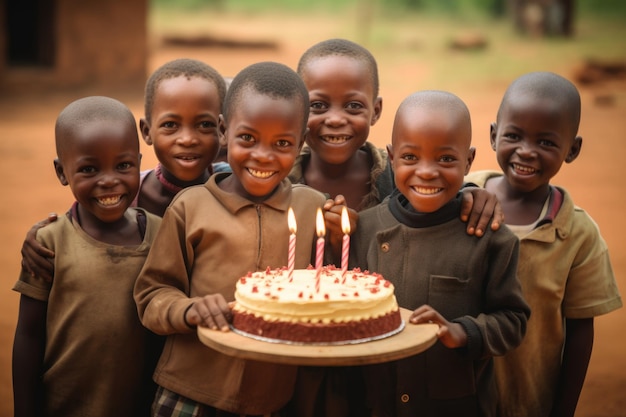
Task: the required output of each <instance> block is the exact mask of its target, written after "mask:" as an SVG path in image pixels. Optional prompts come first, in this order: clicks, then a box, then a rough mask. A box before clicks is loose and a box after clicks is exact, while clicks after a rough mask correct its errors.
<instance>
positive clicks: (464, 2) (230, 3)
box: [150, 0, 626, 17]
mask: <svg viewBox="0 0 626 417" xmlns="http://www.w3.org/2000/svg"><path fill="white" fill-rule="evenodd" d="M150 1H151V4H152V5H153V6H155V7H159V8H164V9H182V10H199V9H217V10H223V11H232V12H242V11H245V12H247V13H254V12H256V13H262V12H265V11H270V10H281V11H288V12H306V11H312V10H324V11H343V10H347V9H348V8H350V9H351V10H354V8H359V7H361V6H363V4H365V3H370V5H376V7H377V8H378V9H379V10H381V12H382V13H383V14H386V15H392V16H393V15H398V14H401V13H404V12H407V11H411V12H418V13H420V14H431V15H447V16H451V17H455V16H456V17H467V16H477V15H483V16H502V15H504V14H505V12H506V9H507V5H506V3H507V2H508V1H510V0H316V1H314V2H313V1H310V0H264V1H258V0H150ZM575 8H576V10H577V12H578V13H580V14H584V15H586V16H594V15H595V16H608V15H611V16H616V17H624V16H626V1H624V0H577V1H576V6H575Z"/></svg>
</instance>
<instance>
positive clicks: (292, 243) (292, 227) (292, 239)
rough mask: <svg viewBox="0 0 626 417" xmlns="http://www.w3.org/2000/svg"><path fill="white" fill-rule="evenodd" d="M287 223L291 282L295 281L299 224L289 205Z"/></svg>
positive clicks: (288, 261)
mask: <svg viewBox="0 0 626 417" xmlns="http://www.w3.org/2000/svg"><path fill="white" fill-rule="evenodd" d="M287 223H288V224H289V233H290V234H289V252H288V257H287V268H288V271H289V282H291V281H293V270H294V268H295V266H296V232H297V231H298V226H297V224H296V216H295V215H294V214H293V209H292V208H291V207H289V211H288V212H287Z"/></svg>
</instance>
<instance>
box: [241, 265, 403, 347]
mask: <svg viewBox="0 0 626 417" xmlns="http://www.w3.org/2000/svg"><path fill="white" fill-rule="evenodd" d="M235 301H236V303H235V305H234V307H233V322H232V325H233V328H234V330H235V331H239V332H241V333H243V334H246V335H250V336H253V337H259V338H264V339H272V340H278V341H287V342H294V343H304V344H309V343H315V344H325V343H339V344H341V343H355V342H359V341H368V340H375V339H377V338H382V337H387V336H388V335H391V334H394V333H395V332H397V331H399V330H401V328H402V325H403V323H402V319H401V317H400V310H399V309H398V303H397V302H396V297H395V295H394V287H393V284H391V282H389V281H387V280H385V279H384V278H383V277H382V276H381V275H378V274H370V273H368V272H367V271H363V272H362V271H360V270H359V269H354V270H349V271H347V272H346V273H345V275H344V274H342V271H341V270H340V269H337V268H335V267H333V266H326V267H323V268H321V271H320V273H319V276H318V275H317V271H316V269H314V268H312V267H310V268H309V269H299V270H295V271H293V275H292V276H291V277H290V276H289V271H288V270H287V268H281V269H273V270H272V269H269V268H268V270H266V271H264V272H253V273H248V275H246V276H245V277H242V278H240V279H239V281H238V282H237V286H236V291H235Z"/></svg>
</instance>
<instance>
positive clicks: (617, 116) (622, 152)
mask: <svg viewBox="0 0 626 417" xmlns="http://www.w3.org/2000/svg"><path fill="white" fill-rule="evenodd" d="M316 41H317V39H308V40H306V41H304V42H303V41H301V42H299V43H298V42H290V40H289V39H286V38H285V39H281V41H280V47H279V48H276V49H255V50H238V49H234V50H233V49H230V50H226V49H197V48H187V49H185V48H181V47H177V48H174V47H169V48H165V47H158V48H157V47H155V48H154V50H153V52H152V54H151V60H150V64H149V69H150V71H151V70H153V69H155V68H156V67H158V66H159V65H161V64H162V63H164V62H166V61H168V60H170V59H174V58H178V57H193V58H198V59H202V60H204V61H205V62H208V63H210V64H211V65H213V66H214V67H215V68H216V69H218V71H220V72H221V73H222V74H224V75H235V74H236V73H237V72H238V71H239V70H240V69H241V68H243V67H244V66H246V65H248V64H250V63H253V62H257V61H261V60H274V61H279V62H283V63H285V64H287V65H289V66H291V67H295V65H296V63H297V59H298V57H299V56H300V54H301V53H302V52H303V51H304V50H305V49H306V47H307V46H309V45H311V44H313V43H314V42H316ZM379 65H380V73H381V95H382V96H383V100H384V111H383V116H382V118H381V120H380V122H379V123H378V124H377V125H376V126H375V127H374V128H373V130H372V133H371V140H372V141H373V142H374V143H376V144H378V145H380V146H384V145H385V144H386V143H387V140H388V137H389V132H390V130H391V123H392V121H393V113H394V112H395V109H396V108H397V105H398V104H399V103H400V101H401V100H402V98H403V97H405V96H406V95H407V94H409V93H410V92H412V91H413V90H414V89H415V88H413V87H407V86H408V85H409V84H411V85H414V83H418V84H419V83H420V80H421V79H423V75H424V74H426V73H427V72H428V71H429V69H428V65H427V64H425V63H419V64H412V63H410V62H405V63H404V64H403V65H402V66H396V67H393V68H392V67H389V66H386V65H385V63H384V62H380V61H379ZM556 70H557V69H555V71H556ZM558 70H560V72H561V73H562V75H564V76H567V77H569V76H570V75H571V73H568V72H563V69H562V68H559V69H558ZM557 72H559V71H557ZM409 76H410V77H412V82H411V83H404V82H402V80H403V79H406V77H409ZM506 84H507V82H503V81H502V80H500V81H494V82H480V83H476V84H474V83H465V84H464V85H462V86H459V85H458V83H457V84H454V89H453V90H452V91H453V92H455V93H456V94H458V95H459V96H460V97H461V98H463V99H464V100H465V101H466V103H467V104H468V106H469V108H470V111H471V113H472V119H473V125H474V145H475V146H476V147H477V149H478V153H477V159H476V161H475V164H474V167H473V169H485V168H497V166H496V164H495V156H494V154H493V152H492V151H491V149H490V148H489V146H488V131H489V129H488V128H489V123H490V122H491V121H493V118H494V117H495V112H496V109H497V106H498V104H499V100H500V98H501V95H502V93H503V92H504V89H505V87H506ZM442 86H445V84H442V85H440V86H437V87H436V88H442ZM142 87H143V86H137V88H132V89H129V90H125V91H112V90H109V89H93V90H89V91H70V92H62V93H59V92H56V93H50V94H42V93H30V94H23V95H19V96H13V97H0V134H1V135H2V140H0V156H2V163H1V164H0V177H2V178H5V179H6V180H7V182H6V183H5V191H4V194H3V197H2V198H1V200H0V201H1V204H0V230H1V236H2V239H1V244H2V246H1V249H2V250H0V265H3V267H2V268H3V270H4V272H3V273H2V274H0V417H4V416H10V415H12V390H11V350H12V342H13V335H14V330H15V324H16V318H17V308H18V301H19V296H18V294H17V293H15V292H13V291H11V287H12V286H13V283H14V282H15V280H16V278H17V276H18V272H19V265H20V247H21V244H22V240H23V237H24V235H25V233H26V231H27V230H28V229H29V228H30V227H31V225H32V224H33V223H35V222H36V221H38V220H40V219H42V218H44V217H45V216H46V215H47V213H48V212H51V211H55V212H59V213H62V212H64V211H65V210H67V208H68V207H69V206H70V204H71V202H72V201H73V200H72V196H71V193H70V190H69V189H68V188H63V187H61V186H60V184H59V183H58V180H57V179H56V177H55V175H54V171H53V166H52V160H53V158H54V156H55V153H54V144H53V126H54V120H55V117H56V115H57V114H58V112H59V111H60V110H61V109H62V108H63V107H64V106H65V105H66V104H67V103H69V102H70V101H71V100H73V99H75V98H78V97H80V96H82V95H87V94H103V95H112V96H114V97H116V98H119V99H121V100H122V101H124V102H126V103H127V104H128V105H129V106H130V107H131V109H132V110H133V112H134V113H135V115H136V116H137V117H141V116H142V115H143V106H142ZM419 88H434V87H433V86H430V85H423V84H421V85H419ZM581 94H582V99H583V118H582V123H581V128H580V134H581V135H582V136H583V138H584V146H583V148H582V154H581V156H580V157H579V158H578V159H577V160H576V161H575V162H574V163H573V164H572V165H566V166H564V167H563V169H562V171H561V172H560V173H559V174H558V176H557V178H555V181H554V183H557V184H560V185H562V186H564V187H566V188H567V189H568V190H569V191H570V192H571V194H572V195H573V197H574V200H575V201H576V203H577V204H578V205H580V206H582V207H583V208H585V209H586V210H587V211H588V212H589V213H590V214H591V216H592V217H593V218H594V219H595V220H596V221H597V223H598V224H599V226H600V229H601V231H602V234H603V236H604V238H605V240H606V241H607V243H608V246H609V249H610V254H611V259H612V262H613V267H614V271H615V275H616V277H617V280H618V285H619V287H620V289H621V291H622V293H623V294H624V292H626V240H625V239H624V235H625V234H626V220H625V216H624V210H625V209H626V193H624V185H623V183H624V182H623V180H622V175H623V173H624V171H623V167H622V166H621V164H622V163H623V162H624V161H626V144H625V143H624V139H623V135H624V132H626V83H624V82H615V83H608V84H607V83H605V84H601V85H600V86H598V87H584V86H581ZM142 151H143V154H144V159H143V167H144V168H149V167H152V166H154V165H155V158H154V153H153V151H152V149H150V148H148V147H145V146H144V147H143V149H142ZM620 184H622V185H620ZM595 323H596V338H595V346H594V350H593V356H592V359H591V363H590V367H589V371H588V374H587V379H586V383H585V387H584V389H583V392H582V396H581V399H580V403H579V408H578V412H577V414H576V415H577V417H619V416H626V411H625V410H626V397H624V391H625V389H626V355H625V354H624V350H625V347H626V332H624V329H626V309H621V310H618V311H616V312H613V313H611V314H608V315H606V316H602V317H599V318H597V319H596V322H595ZM94 359H95V360H97V358H94ZM529 366H532V363H529Z"/></svg>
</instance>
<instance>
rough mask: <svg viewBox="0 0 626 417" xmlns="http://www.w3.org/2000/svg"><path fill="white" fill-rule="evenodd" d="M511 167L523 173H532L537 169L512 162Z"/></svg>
mask: <svg viewBox="0 0 626 417" xmlns="http://www.w3.org/2000/svg"><path fill="white" fill-rule="evenodd" d="M513 169H514V170H516V171H520V172H523V173H524V174H534V173H535V171H537V170H536V169H534V168H530V167H525V166H522V165H518V164H513Z"/></svg>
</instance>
